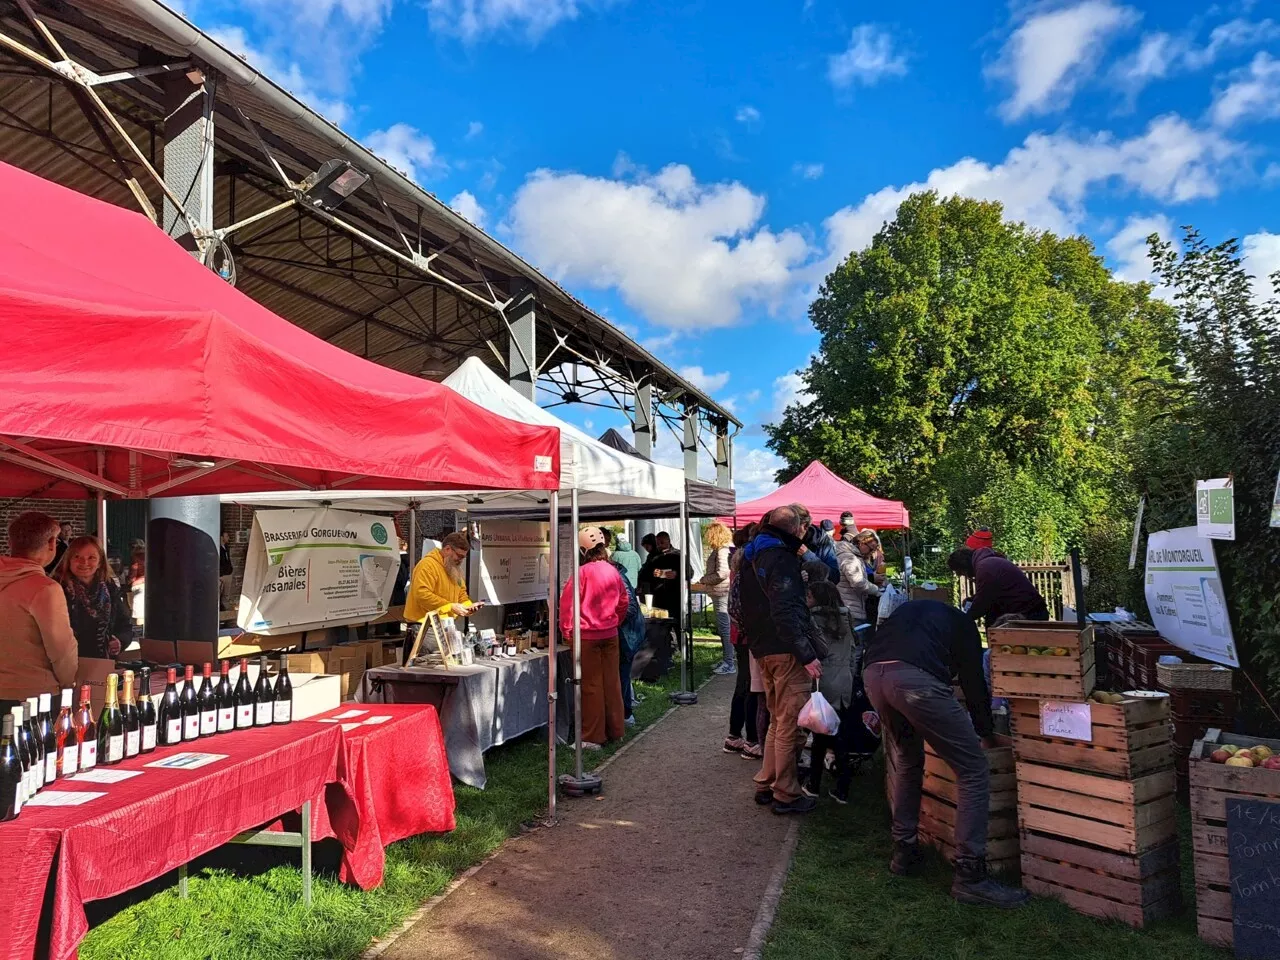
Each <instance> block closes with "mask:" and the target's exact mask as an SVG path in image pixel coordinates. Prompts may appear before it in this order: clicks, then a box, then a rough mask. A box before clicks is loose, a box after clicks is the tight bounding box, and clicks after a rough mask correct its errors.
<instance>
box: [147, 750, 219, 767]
mask: <svg viewBox="0 0 1280 960" xmlns="http://www.w3.org/2000/svg"><path fill="white" fill-rule="evenodd" d="M227 756H228V754H225V753H175V754H174V755H173V756H172V757H165V758H164V759H163V760H153V761H152V762H151V763H148V764H147V766H148V767H160V768H162V769H164V770H199V769H200V768H201V767H207V766H208V765H209V764H211V763H216V762H217V761H219V760H225V759H227Z"/></svg>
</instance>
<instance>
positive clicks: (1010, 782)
mask: <svg viewBox="0 0 1280 960" xmlns="http://www.w3.org/2000/svg"><path fill="white" fill-rule="evenodd" d="M997 739H998V740H1000V746H997V747H992V748H991V749H989V750H986V751H985V752H986V754H987V762H988V764H989V765H990V768H991V783H990V796H989V801H988V804H987V812H988V815H989V816H988V820H987V865H988V867H990V868H991V869H992V870H993V871H995V872H1001V871H1006V870H1013V869H1015V868H1016V867H1017V865H1018V816H1017V812H1018V803H1017V780H1016V777H1015V774H1014V767H1013V765H1014V760H1013V748H1012V745H1011V743H1010V741H1009V738H1008V737H999V738H997ZM923 790H924V794H923V796H922V797H921V799H920V840H921V842H922V843H925V844H926V845H928V846H932V847H935V848H936V849H937V850H938V851H939V852H941V853H942V854H943V856H945V857H946V858H947V859H948V860H951V859H954V858H955V829H956V801H957V796H958V787H957V784H956V775H955V771H953V770H952V769H951V767H950V766H949V765H948V764H947V762H946V761H945V760H943V759H942V758H941V757H939V756H938V755H937V754H936V753H934V752H933V748H932V747H930V746H929V745H928V744H927V743H926V744H925V757H924V785H923Z"/></svg>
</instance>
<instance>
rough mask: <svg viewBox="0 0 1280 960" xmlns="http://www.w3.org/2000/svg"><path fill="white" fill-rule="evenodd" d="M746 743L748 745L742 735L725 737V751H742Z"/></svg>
mask: <svg viewBox="0 0 1280 960" xmlns="http://www.w3.org/2000/svg"><path fill="white" fill-rule="evenodd" d="M746 745H747V744H746V741H745V740H743V739H742V738H741V737H725V738H724V752H725V753H741V752H742V748H743V747H745V746H746Z"/></svg>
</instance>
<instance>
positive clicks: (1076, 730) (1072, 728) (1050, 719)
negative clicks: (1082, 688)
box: [1040, 700, 1093, 743]
mask: <svg viewBox="0 0 1280 960" xmlns="http://www.w3.org/2000/svg"><path fill="white" fill-rule="evenodd" d="M1040 735H1041V736H1042V737H1059V738H1062V739H1066V740H1086V741H1088V742H1090V743H1092V742H1093V710H1092V708H1090V706H1089V704H1087V703H1067V702H1065V701H1062V700H1041V701H1040Z"/></svg>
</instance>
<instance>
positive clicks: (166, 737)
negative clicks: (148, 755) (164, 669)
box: [156, 667, 182, 747]
mask: <svg viewBox="0 0 1280 960" xmlns="http://www.w3.org/2000/svg"><path fill="white" fill-rule="evenodd" d="M157 713H158V716H157V723H156V736H157V737H158V738H159V740H160V743H161V744H162V745H163V746H166V747H173V746H176V745H177V744H179V743H181V742H182V704H180V703H179V702H178V671H177V669H176V668H174V667H170V668H169V670H168V673H167V674H166V676H165V685H164V693H163V694H161V696H160V709H159V711H157Z"/></svg>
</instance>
